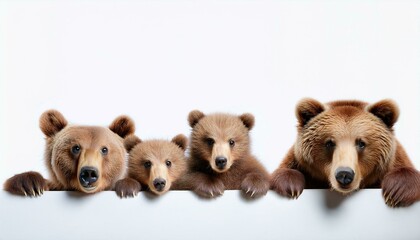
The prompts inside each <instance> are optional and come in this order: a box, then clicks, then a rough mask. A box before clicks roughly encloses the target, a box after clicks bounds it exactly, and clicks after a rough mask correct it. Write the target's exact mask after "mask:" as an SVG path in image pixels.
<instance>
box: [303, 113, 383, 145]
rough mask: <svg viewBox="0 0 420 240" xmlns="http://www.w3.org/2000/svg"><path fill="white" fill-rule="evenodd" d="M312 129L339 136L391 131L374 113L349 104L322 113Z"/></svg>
mask: <svg viewBox="0 0 420 240" xmlns="http://www.w3.org/2000/svg"><path fill="white" fill-rule="evenodd" d="M310 129H312V130H315V132H318V133H321V134H325V135H334V136H336V137H337V138H346V137H347V138H356V137H361V136H366V137H369V136H376V135H378V134H381V135H383V134H384V133H388V132H389V130H388V129H387V128H385V127H384V126H383V124H381V121H380V120H379V119H378V118H376V117H375V116H374V115H373V114H370V113H369V112H367V111H365V110H364V109H363V108H359V107H354V106H348V105H346V106H340V107H334V108H332V109H329V110H326V111H325V112H324V113H321V114H320V115H319V117H318V118H317V119H315V121H314V122H313V124H312V127H311V128H310Z"/></svg>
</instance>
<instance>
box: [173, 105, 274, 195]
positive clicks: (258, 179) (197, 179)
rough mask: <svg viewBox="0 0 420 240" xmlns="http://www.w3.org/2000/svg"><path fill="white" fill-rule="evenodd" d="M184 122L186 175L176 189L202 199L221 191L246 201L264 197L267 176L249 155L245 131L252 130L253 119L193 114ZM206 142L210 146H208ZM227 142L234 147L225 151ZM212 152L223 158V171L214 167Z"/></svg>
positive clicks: (243, 116) (247, 136)
mask: <svg viewBox="0 0 420 240" xmlns="http://www.w3.org/2000/svg"><path fill="white" fill-rule="evenodd" d="M188 122H189V124H190V126H191V127H192V133H191V143H190V159H189V161H188V165H189V172H188V174H187V175H186V176H185V177H183V178H182V179H181V181H180V182H179V184H178V185H177V186H176V188H177V189H189V190H194V191H195V192H196V193H197V194H198V195H200V196H202V197H215V196H219V195H221V194H223V191H224V190H225V189H228V190H239V189H241V190H243V191H244V194H245V195H246V196H248V197H259V196H262V195H265V194H266V193H267V190H268V189H269V174H268V173H267V171H266V170H265V169H264V167H263V166H262V165H261V164H260V163H259V162H258V161H257V159H256V158H255V157H254V156H252V155H251V153H250V140H249V131H250V130H251V129H252V127H253V126H254V116H252V115H251V114H242V115H240V116H233V115H229V114H211V115H205V114H204V113H202V112H200V111H197V110H195V111H192V112H191V113H190V114H189V116H188ZM209 139H212V141H214V144H213V145H209V144H210V143H211V141H210V140H209ZM231 140H232V141H233V143H234V144H232V145H227V146H230V147H226V144H228V143H229V142H230V141H231ZM216 148H217V149H222V150H217V149H216ZM215 151H218V153H220V154H221V155H224V156H227V159H228V160H227V169H223V170H218V169H216V168H215V167H214V161H215V159H214V158H215V156H216V155H215V154H216V153H215ZM212 162H213V163H212ZM212 164H213V166H212Z"/></svg>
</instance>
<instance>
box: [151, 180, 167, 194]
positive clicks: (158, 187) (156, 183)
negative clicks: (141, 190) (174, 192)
mask: <svg viewBox="0 0 420 240" xmlns="http://www.w3.org/2000/svg"><path fill="white" fill-rule="evenodd" d="M165 185H166V180H165V179H163V178H156V179H155V180H153V186H155V188H156V190H158V191H159V192H160V191H162V190H163V189H164V188H165Z"/></svg>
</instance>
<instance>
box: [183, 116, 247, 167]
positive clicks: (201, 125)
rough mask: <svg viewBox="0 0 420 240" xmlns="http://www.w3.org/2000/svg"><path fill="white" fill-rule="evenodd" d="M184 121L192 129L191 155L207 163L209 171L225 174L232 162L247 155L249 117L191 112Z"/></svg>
mask: <svg viewBox="0 0 420 240" xmlns="http://www.w3.org/2000/svg"><path fill="white" fill-rule="evenodd" d="M188 122H189V124H190V126H191V128H192V133H191V144H190V148H191V149H190V151H191V156H192V157H193V158H195V159H201V160H204V161H206V162H208V165H210V167H211V169H212V170H213V171H215V172H217V173H223V172H226V171H228V170H229V169H230V167H231V166H232V165H233V164H235V161H237V160H239V159H241V158H243V157H244V156H247V155H249V154H250V147H249V146H250V139H249V131H250V130H251V129H252V127H253V126H254V122H255V120H254V116H253V115H252V114H249V113H244V114H242V115H240V116H235V115H230V114H222V113H215V114H209V115H205V114H204V113H202V112H200V111H198V110H194V111H192V112H190V114H189V116H188Z"/></svg>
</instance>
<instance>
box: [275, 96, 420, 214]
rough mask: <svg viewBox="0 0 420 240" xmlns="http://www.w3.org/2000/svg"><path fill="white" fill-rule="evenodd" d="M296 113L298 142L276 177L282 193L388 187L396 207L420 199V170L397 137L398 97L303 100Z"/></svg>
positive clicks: (387, 199) (277, 188) (388, 195)
mask: <svg viewBox="0 0 420 240" xmlns="http://www.w3.org/2000/svg"><path fill="white" fill-rule="evenodd" d="M296 116H297V119H298V135H297V140H296V142H295V145H294V146H293V147H292V148H291V149H290V150H289V152H288V153H287V155H286V157H285V158H284V160H283V162H282V163H281V164H280V167H279V168H278V169H277V170H276V171H275V172H274V173H273V174H272V177H271V187H272V189H273V190H275V191H276V192H277V193H279V194H280V195H283V196H286V197H291V198H297V197H299V195H300V194H301V193H302V191H303V188H304V187H306V188H328V187H331V188H332V189H334V190H336V191H338V192H340V193H343V194H348V193H351V192H353V191H355V190H357V189H359V188H368V187H382V193H383V196H384V198H385V202H386V204H387V205H389V206H391V207H397V206H408V205H410V204H412V203H414V202H416V201H418V200H420V174H419V172H418V171H417V170H416V169H414V166H413V164H412V163H411V161H410V159H409V158H408V156H407V154H406V153H405V151H404V149H403V147H402V146H401V144H400V143H399V142H398V141H397V139H396V138H395V136H394V130H393V126H394V124H395V122H396V121H397V119H398V116H399V109H398V107H397V105H396V104H395V103H394V102H393V101H391V100H382V101H380V102H377V103H374V104H368V103H365V102H361V101H335V102H330V103H327V104H321V103H320V102H318V101H316V100H314V99H303V100H302V101H300V102H299V103H298V105H297V108H296Z"/></svg>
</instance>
